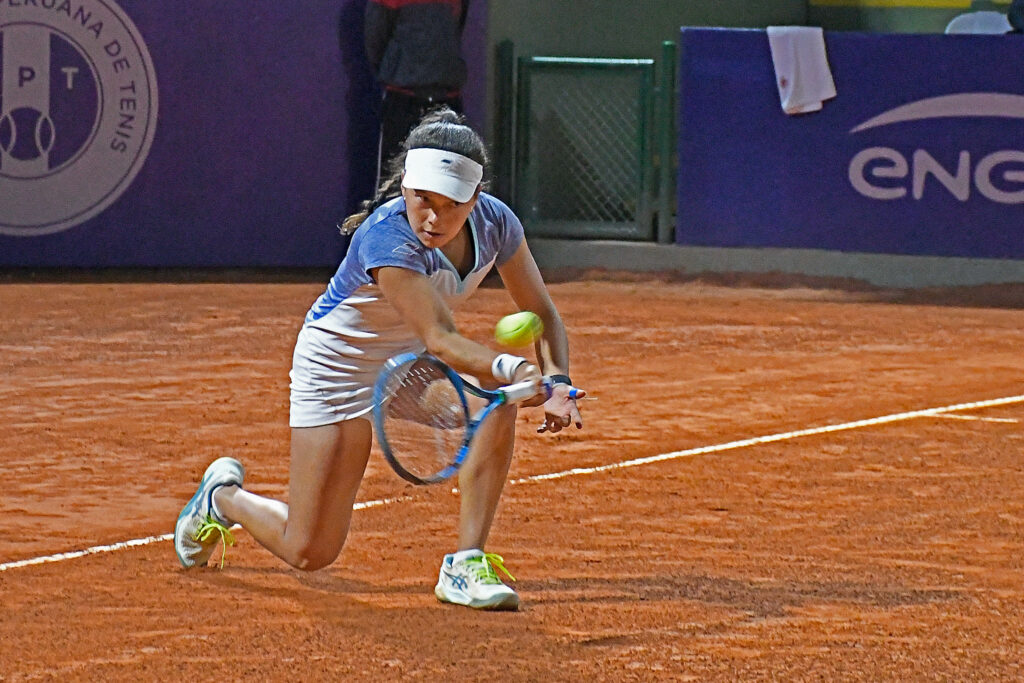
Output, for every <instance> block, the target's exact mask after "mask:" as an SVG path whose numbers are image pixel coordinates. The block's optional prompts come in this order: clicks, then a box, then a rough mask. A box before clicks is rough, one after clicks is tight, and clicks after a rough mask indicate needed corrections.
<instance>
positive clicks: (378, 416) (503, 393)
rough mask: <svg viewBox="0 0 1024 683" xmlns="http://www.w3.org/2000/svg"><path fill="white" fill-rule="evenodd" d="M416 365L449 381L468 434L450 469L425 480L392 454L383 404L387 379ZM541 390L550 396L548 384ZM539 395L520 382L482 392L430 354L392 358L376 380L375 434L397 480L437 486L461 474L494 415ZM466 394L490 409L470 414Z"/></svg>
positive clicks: (530, 384) (534, 388)
mask: <svg viewBox="0 0 1024 683" xmlns="http://www.w3.org/2000/svg"><path fill="white" fill-rule="evenodd" d="M417 362H420V363H429V364H430V365H432V366H434V367H435V368H437V369H438V370H440V371H441V372H442V373H443V374H444V375H445V376H446V377H447V379H448V380H449V381H450V382H451V383H452V385H453V386H454V387H455V390H456V392H457V393H458V395H459V400H460V401H461V403H462V409H463V411H464V414H465V416H466V434H465V436H464V437H463V439H462V443H461V444H460V445H459V448H458V450H457V451H456V453H455V457H454V458H453V459H452V461H451V462H450V463H449V464H448V465H446V466H445V467H443V468H441V469H440V470H438V471H437V472H435V473H434V474H432V475H429V476H426V477H421V476H418V475H415V474H413V473H412V472H410V471H408V470H407V469H406V468H405V467H404V466H403V465H402V463H401V460H400V458H398V457H396V456H395V454H394V453H393V452H392V450H391V446H390V445H389V444H388V440H387V434H386V432H385V430H384V418H385V412H386V411H385V410H384V402H385V399H386V398H387V396H385V387H386V386H387V383H388V379H389V378H390V377H391V376H392V374H393V373H394V372H395V371H396V370H397V369H398V368H400V367H402V366H408V367H410V368H411V367H412V366H413V365H414V364H416V363H417ZM542 388H543V390H544V391H545V392H546V393H547V394H548V395H550V394H551V386H550V384H549V383H548V382H547V380H544V381H543V382H542ZM537 393H538V392H537V382H535V381H532V380H531V381H528V382H520V383H518V384H513V385H510V386H507V387H501V388H500V389H498V390H497V391H488V390H487V389H481V388H480V387H478V386H475V385H474V384H472V383H471V382H467V381H466V380H464V379H463V378H462V376H461V375H459V373H457V372H455V370H453V369H452V368H451V367H450V366H449V365H448V364H447V363H445V362H444V361H442V360H441V359H439V358H436V357H435V356H432V355H430V354H428V353H401V354H398V355H397V356H393V357H392V358H389V359H388V360H387V362H386V363H384V367H383V368H381V371H380V374H379V375H378V376H377V381H376V382H375V383H374V387H373V426H374V431H376V432H377V443H378V444H380V448H381V451H382V452H383V453H384V458H385V459H386V460H387V461H388V464H389V465H391V468H392V469H393V470H394V471H395V473H396V474H398V476H400V477H402V478H403V479H405V480H406V481H408V482H411V483H413V484H417V485H424V484H436V483H438V482H441V481H444V480H446V479H449V478H451V477H452V476H453V475H454V474H455V473H456V472H458V471H459V468H460V467H462V463H463V462H464V461H465V460H466V456H467V455H469V449H470V447H471V446H472V444H473V437H474V436H475V435H476V431H477V428H478V427H479V426H480V425H481V424H482V423H483V421H484V420H486V419H487V417H488V416H489V415H490V414H491V413H492V412H494V411H495V410H496V409H497V408H499V407H500V406H502V405H505V404H506V403H516V402H519V401H523V400H525V399H528V398H531V397H533V396H536V395H537ZM467 394H471V395H473V396H476V397H477V398H482V399H484V400H485V401H487V405H485V406H484V407H483V408H481V409H480V410H478V411H477V412H476V413H474V414H470V412H469V403H468V401H467V400H466V395H467Z"/></svg>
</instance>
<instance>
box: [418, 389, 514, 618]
mask: <svg viewBox="0 0 1024 683" xmlns="http://www.w3.org/2000/svg"><path fill="white" fill-rule="evenodd" d="M515 425H516V407H515V406H502V407H501V408H499V409H498V410H496V411H495V412H494V413H492V414H491V415H490V417H488V419H487V420H486V421H485V422H484V423H483V424H482V425H481V426H480V429H479V431H478V432H477V435H476V437H475V438H474V439H473V447H472V448H471V449H470V452H469V454H468V455H467V457H466V462H465V463H464V464H463V466H462V468H461V469H460V470H459V493H460V496H461V508H460V515H459V550H458V552H456V553H452V554H451V555H445V557H444V559H443V560H442V562H441V571H440V573H439V575H438V581H437V586H435V588H434V594H435V595H436V596H437V598H438V600H441V601H442V602H451V603H455V604H459V605H467V606H469V607H475V608H478V609H516V608H518V606H519V596H518V595H516V592H515V591H514V590H512V589H511V588H509V587H508V586H506V585H505V584H503V583H502V582H501V580H500V579H499V578H498V575H497V573H496V572H495V568H497V569H498V570H501V571H505V568H504V566H503V565H502V560H501V558H500V557H498V556H497V555H490V554H485V553H484V550H483V549H484V545H485V543H486V542H487V536H488V535H489V533H490V530H491V524H492V523H493V521H494V514H495V512H496V511H497V508H498V502H499V500H500V499H501V492H502V489H503V488H504V486H505V479H506V478H507V476H508V469H509V466H510V465H511V463H512V449H513V446H514V445H515ZM506 574H507V572H506Z"/></svg>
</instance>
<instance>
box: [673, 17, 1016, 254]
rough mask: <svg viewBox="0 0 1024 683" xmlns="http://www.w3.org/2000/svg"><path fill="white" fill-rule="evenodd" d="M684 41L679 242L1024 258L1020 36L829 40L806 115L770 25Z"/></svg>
mask: <svg viewBox="0 0 1024 683" xmlns="http://www.w3.org/2000/svg"><path fill="white" fill-rule="evenodd" d="M681 39H682V42H681V70H680V111H679V186H678V225H677V232H676V239H677V242H679V243H681V244H690V245H702V246H722V247H729V246H741V247H758V246H764V247H792V248H811V249H828V250H838V251H850V252H866V253H889V254H911V255H936V256H963V257H989V258H1015V259H1016V258H1024V78H1022V77H1021V76H1020V74H1019V73H1018V72H1017V71H1016V70H1014V69H1011V68H1006V66H1005V65H1008V64H1013V63H1015V62H1016V61H1018V60H1019V56H1020V53H1021V50H1022V49H1024V40H1022V39H1021V38H1020V37H1019V36H1012V35H1011V36H945V35H908V34H902V35H901V34H862V33H826V36H825V40H826V47H827V51H828V58H829V62H830V65H831V67H832V72H833V76H834V78H835V82H836V89H837V91H838V95H837V97H836V98H834V99H831V100H828V101H826V102H825V104H824V108H823V109H822V110H821V111H819V112H815V113H810V114H801V115H796V116H790V115H786V114H785V113H784V112H783V111H782V109H781V107H780V104H779V95H778V90H777V88H776V85H775V75H774V70H773V67H772V60H771V54H770V52H769V48H768V42H767V37H766V35H765V32H764V31H758V30H724V29H683V30H682V34H681Z"/></svg>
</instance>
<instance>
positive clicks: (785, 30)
mask: <svg viewBox="0 0 1024 683" xmlns="http://www.w3.org/2000/svg"><path fill="white" fill-rule="evenodd" d="M768 45H769V47H770V48H771V51H772V62H773V63H774V64H775V83H776V85H778V86H779V99H780V100H781V103H782V110H783V111H784V112H786V113H787V114H805V113H807V112H812V111H818V110H819V109H821V107H822V103H823V102H824V101H825V100H827V99H830V98H832V97H835V96H836V84H835V81H833V80H832V69H831V68H830V67H829V65H828V57H826V55H825V32H824V31H822V30H821V28H818V27H816V26H769V27H768Z"/></svg>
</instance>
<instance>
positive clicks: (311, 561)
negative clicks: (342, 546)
mask: <svg viewBox="0 0 1024 683" xmlns="http://www.w3.org/2000/svg"><path fill="white" fill-rule="evenodd" d="M339 554H340V551H338V550H334V551H332V550H329V549H328V550H324V549H321V548H315V547H314V548H304V549H302V550H300V551H298V552H296V553H295V554H293V555H292V557H290V558H288V564H290V565H291V566H293V567H295V568H296V569H301V570H302V571H307V572H315V571H316V570H318V569H323V568H324V567H327V566H329V565H330V564H331V563H332V562H334V561H335V560H336V559H338V555H339Z"/></svg>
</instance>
